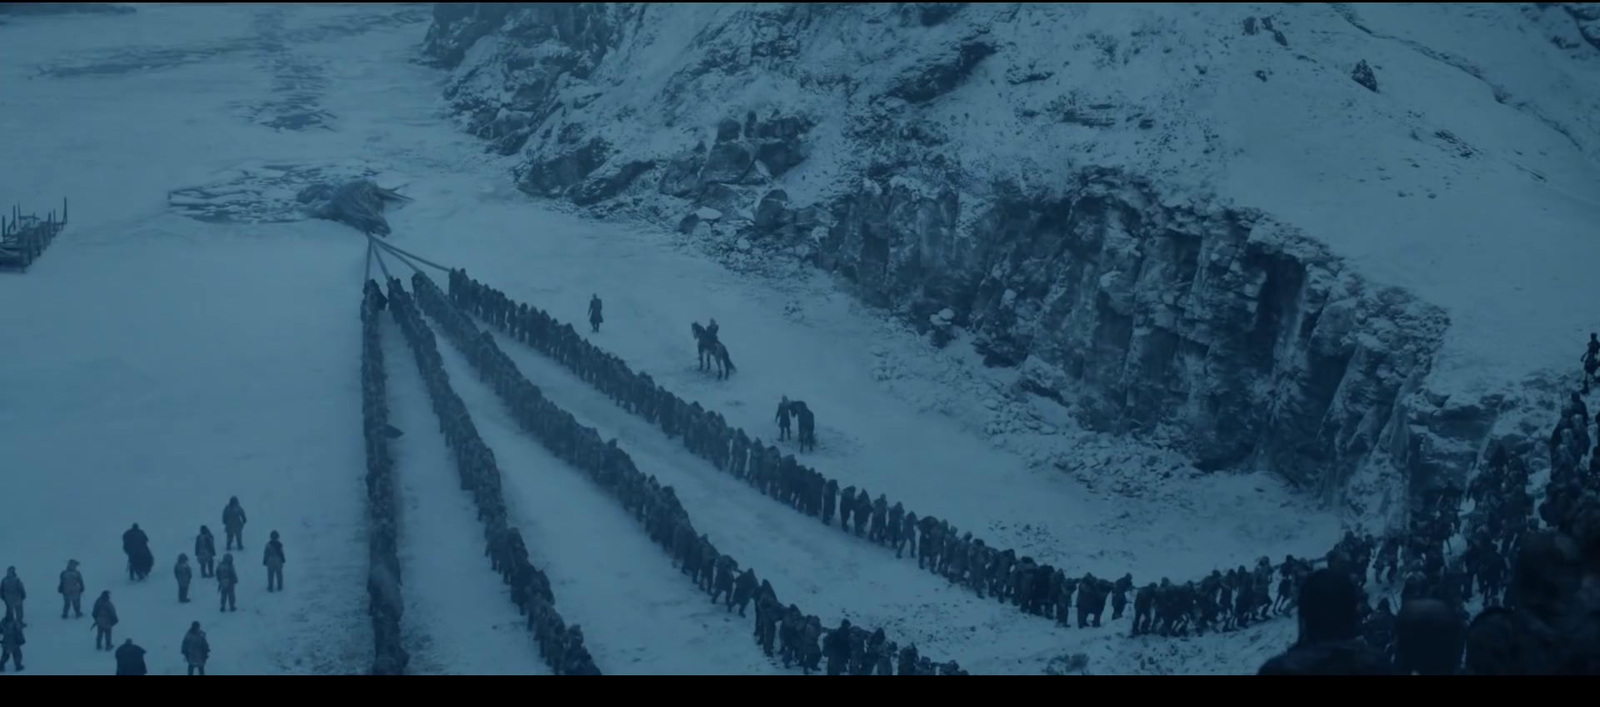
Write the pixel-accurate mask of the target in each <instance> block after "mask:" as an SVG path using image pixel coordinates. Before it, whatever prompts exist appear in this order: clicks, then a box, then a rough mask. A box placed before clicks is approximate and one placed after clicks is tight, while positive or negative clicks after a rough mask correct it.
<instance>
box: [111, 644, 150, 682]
mask: <svg viewBox="0 0 1600 707" xmlns="http://www.w3.org/2000/svg"><path fill="white" fill-rule="evenodd" d="M116 656H117V674H118V675H144V674H146V673H148V672H150V671H149V670H147V669H146V668H145V667H144V649H143V648H140V647H138V646H136V645H134V643H133V639H131V638H129V639H127V640H125V641H123V642H122V645H121V646H119V647H117V653H116Z"/></svg>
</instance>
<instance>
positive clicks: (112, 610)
mask: <svg viewBox="0 0 1600 707" xmlns="http://www.w3.org/2000/svg"><path fill="white" fill-rule="evenodd" d="M89 617H90V618H92V619H94V649H95V650H97V651H98V650H108V651H109V650H111V629H112V628H113V627H115V626H116V625H117V607H115V606H112V605H111V590H109V589H107V590H104V591H102V592H100V598H99V599H96V600H94V608H92V609H90V610H89Z"/></svg>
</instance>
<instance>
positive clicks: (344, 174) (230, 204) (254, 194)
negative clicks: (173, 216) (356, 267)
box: [167, 163, 380, 224]
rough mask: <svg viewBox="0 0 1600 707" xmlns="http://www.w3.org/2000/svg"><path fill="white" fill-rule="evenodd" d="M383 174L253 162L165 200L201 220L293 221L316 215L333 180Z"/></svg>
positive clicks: (347, 167) (336, 182) (343, 167)
mask: <svg viewBox="0 0 1600 707" xmlns="http://www.w3.org/2000/svg"><path fill="white" fill-rule="evenodd" d="M379 174H380V173H379V172H378V170H376V169H374V168H372V167H367V166H360V165H350V164H346V165H323V166H316V165H304V164H283V163H259V164H251V165H248V166H244V167H240V168H237V169H234V170H229V171H228V172H226V173H224V175H223V176H221V177H220V178H219V179H217V180H216V181H213V182H209V183H207V184H204V185H200V186H193V187H184V188H182V189H175V190H173V191H171V192H168V194H167V205H168V206H169V207H170V208H171V210H172V211H174V212H176V213H178V214H181V215H183V216H187V217H189V218H192V219H194V220H196V221H200V222H203V223H255V224H259V223H292V222H295V221H304V220H306V219H308V218H313V217H315V214H316V213H317V211H318V209H319V208H321V207H323V206H325V205H326V200H327V198H328V197H329V196H331V192H332V191H333V190H334V188H335V185H341V184H346V183H350V182H354V181H357V180H362V179H371V178H373V177H377V176H379ZM308 189H315V190H317V192H320V193H322V195H323V196H322V199H320V200H315V201H314V202H313V200H311V199H307V200H302V198H301V195H302V193H307V190H308Z"/></svg>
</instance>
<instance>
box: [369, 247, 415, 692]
mask: <svg viewBox="0 0 1600 707" xmlns="http://www.w3.org/2000/svg"><path fill="white" fill-rule="evenodd" d="M369 255H370V254H369ZM382 297H383V296H382V294H380V293H379V292H378V288H377V285H375V284H373V283H371V282H369V283H368V284H367V286H366V288H365V291H364V293H363V296H362V300H361V393H362V395H361V422H362V432H363V436H364V437H365V438H366V444H367V526H368V530H367V542H368V551H369V557H370V562H371V564H370V565H369V566H368V569H367V595H368V604H367V609H368V613H370V614H371V615H372V640H373V660H372V674H373V675H400V674H403V673H404V672H405V669H406V663H408V662H409V661H410V656H409V655H407V653H406V651H405V648H403V647H401V645H400V615H401V614H402V613H403V612H404V606H405V603H404V602H403V601H402V600H401V597H400V557H399V554H398V552H397V550H398V547H399V545H398V543H397V542H396V535H395V529H396V527H397V523H396V519H395V489H394V458H393V457H392V456H390V452H389V437H388V434H387V431H388V428H389V412H388V411H389V396H388V390H387V387H386V386H387V381H386V377H387V374H386V373H385V372H384V365H383V334H382V332H381V331H379V329H378V309H379V307H380V306H381V305H380V304H379V301H380V300H381V299H382Z"/></svg>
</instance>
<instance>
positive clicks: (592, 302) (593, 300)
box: [589, 295, 606, 333]
mask: <svg viewBox="0 0 1600 707" xmlns="http://www.w3.org/2000/svg"><path fill="white" fill-rule="evenodd" d="M602 306H603V305H601V303H600V295H590V296H589V326H590V328H591V329H593V330H594V331H595V332H596V333H599V331H600V324H601V323H603V322H605V320H606V318H605V317H604V316H602V315H601V313H600V309H601V307H602Z"/></svg>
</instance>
